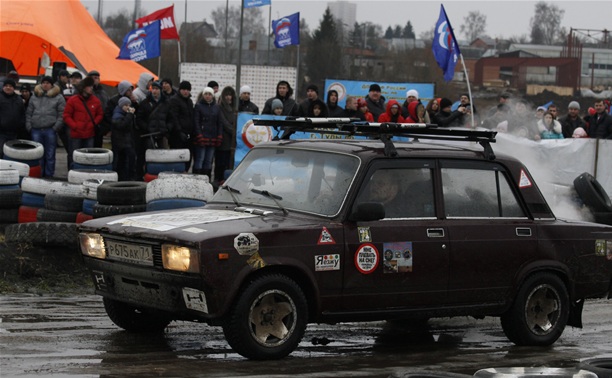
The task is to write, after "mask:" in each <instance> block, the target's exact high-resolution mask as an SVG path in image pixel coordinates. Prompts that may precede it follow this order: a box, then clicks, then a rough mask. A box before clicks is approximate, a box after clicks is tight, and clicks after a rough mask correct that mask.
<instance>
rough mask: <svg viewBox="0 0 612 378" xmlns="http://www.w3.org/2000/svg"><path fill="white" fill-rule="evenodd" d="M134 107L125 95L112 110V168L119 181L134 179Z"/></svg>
mask: <svg viewBox="0 0 612 378" xmlns="http://www.w3.org/2000/svg"><path fill="white" fill-rule="evenodd" d="M134 113H136V109H135V108H134V107H132V101H131V100H130V99H129V98H127V97H121V98H120V99H119V102H118V104H117V106H115V110H114V111H113V116H112V122H111V143H112V145H113V154H114V155H113V156H114V159H113V170H115V171H116V172H117V175H118V176H119V181H134V180H135V179H136V153H135V145H134V127H135V124H136V119H135V115H134Z"/></svg>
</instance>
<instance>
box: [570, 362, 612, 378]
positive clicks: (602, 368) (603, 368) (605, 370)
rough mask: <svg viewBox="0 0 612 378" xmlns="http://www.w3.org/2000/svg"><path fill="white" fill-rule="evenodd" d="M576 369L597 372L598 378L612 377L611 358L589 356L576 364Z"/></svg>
mask: <svg viewBox="0 0 612 378" xmlns="http://www.w3.org/2000/svg"><path fill="white" fill-rule="evenodd" d="M578 369H581V370H587V371H590V372H592V373H595V374H597V376H598V377H599V378H612V358H610V357H599V358H589V359H588V360H584V361H582V362H580V363H579V364H578Z"/></svg>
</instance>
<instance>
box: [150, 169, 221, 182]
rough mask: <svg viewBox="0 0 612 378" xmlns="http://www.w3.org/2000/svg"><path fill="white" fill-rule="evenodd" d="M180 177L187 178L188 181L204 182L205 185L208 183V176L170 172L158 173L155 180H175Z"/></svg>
mask: <svg viewBox="0 0 612 378" xmlns="http://www.w3.org/2000/svg"><path fill="white" fill-rule="evenodd" d="M181 177H188V178H189V179H190V180H198V181H204V182H206V183H210V180H209V179H208V176H206V175H196V174H193V173H182V172H172V171H164V172H159V174H158V175H157V179H158V180H159V179H162V180H164V179H166V180H167V179H175V178H181Z"/></svg>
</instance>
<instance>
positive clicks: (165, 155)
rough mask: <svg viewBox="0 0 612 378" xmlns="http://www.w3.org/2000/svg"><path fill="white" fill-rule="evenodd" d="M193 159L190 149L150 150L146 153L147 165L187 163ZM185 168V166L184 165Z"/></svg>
mask: <svg viewBox="0 0 612 378" xmlns="http://www.w3.org/2000/svg"><path fill="white" fill-rule="evenodd" d="M190 159H191V153H190V152H189V149H186V148H185V149H169V150H166V149H159V150H155V149H148V150H146V151H145V161H146V162H147V163H178V162H183V163H186V162H188V161H189V160H190ZM183 167H184V164H183Z"/></svg>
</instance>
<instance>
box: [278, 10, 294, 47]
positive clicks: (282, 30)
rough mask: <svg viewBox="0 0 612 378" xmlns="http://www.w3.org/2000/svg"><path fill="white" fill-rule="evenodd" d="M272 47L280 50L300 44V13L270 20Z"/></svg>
mask: <svg viewBox="0 0 612 378" xmlns="http://www.w3.org/2000/svg"><path fill="white" fill-rule="evenodd" d="M272 31H273V32H274V46H276V47H278V48H280V49H282V48H283V47H285V46H291V45H299V44H300V12H298V13H294V14H292V15H290V16H287V17H283V18H281V19H280V20H272Z"/></svg>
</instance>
